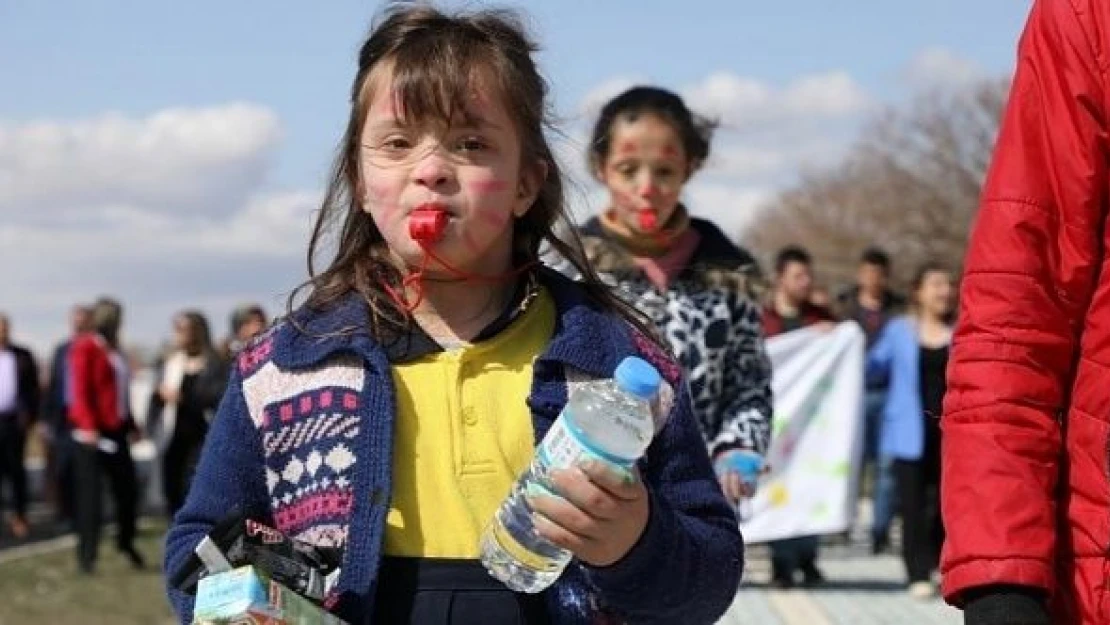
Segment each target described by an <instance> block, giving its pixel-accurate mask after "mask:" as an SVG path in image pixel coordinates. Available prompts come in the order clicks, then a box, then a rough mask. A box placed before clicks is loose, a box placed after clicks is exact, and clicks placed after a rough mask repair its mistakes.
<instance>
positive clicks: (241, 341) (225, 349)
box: [220, 304, 269, 361]
mask: <svg viewBox="0 0 1110 625" xmlns="http://www.w3.org/2000/svg"><path fill="white" fill-rule="evenodd" d="M230 322H231V324H230V325H231V334H230V335H229V336H228V337H227V339H226V340H225V341H224V343H223V345H222V346H221V348H220V351H221V352H222V354H223V357H224V358H225V359H226V360H228V361H230V360H231V359H232V358H235V356H236V355H237V354H238V353H239V350H241V349H243V346H244V345H246V344H247V343H248V342H250V340H251V339H253V338H254V337H256V336H258V335H259V334H261V333H262V331H263V330H265V329H266V326H267V325H269V322H268V321H267V320H266V311H265V310H263V308H262V307H261V306H259V305H258V304H243V305H242V306H239V307H238V308H236V309H235V310H234V311H232V313H231V319H230Z"/></svg>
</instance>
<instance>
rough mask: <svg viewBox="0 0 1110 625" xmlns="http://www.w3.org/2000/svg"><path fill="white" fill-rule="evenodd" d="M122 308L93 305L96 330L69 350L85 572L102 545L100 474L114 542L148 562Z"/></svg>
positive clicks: (135, 560) (136, 562)
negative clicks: (141, 547) (112, 511)
mask: <svg viewBox="0 0 1110 625" xmlns="http://www.w3.org/2000/svg"><path fill="white" fill-rule="evenodd" d="M122 318H123V308H122V307H121V306H120V305H119V304H118V303H117V302H115V301H113V300H110V299H107V298H103V299H100V300H98V301H97V302H96V304H95V305H94V306H93V309H92V325H93V328H94V331H90V332H82V333H81V334H78V335H77V336H76V337H75V338H74V339H73V343H72V345H71V347H70V350H69V359H70V360H69V365H70V374H71V375H72V377H73V398H72V399H73V401H72V403H71V404H70V406H69V424H70V429H71V430H72V432H73V439H74V441H76V442H77V443H78V444H77V445H76V446H75V447H76V449H75V450H74V457H73V464H74V476H75V486H76V491H77V497H76V501H75V506H76V511H75V517H76V518H75V521H76V525H77V537H78V548H77V563H78V565H79V566H80V568H81V571H82V572H84V573H92V572H93V570H94V569H95V566H96V559H97V548H98V546H99V544H100V526H101V519H100V512H101V503H100V493H101V489H102V486H101V476H102V475H104V476H105V477H107V479H108V483H109V484H110V486H111V489H112V495H113V498H114V499H115V504H116V524H117V535H116V546H117V548H118V549H119V551H120V552H121V553H123V554H124V555H125V556H127V558H128V559H130V560H131V563H132V565H133V566H134V567H135V568H143V566H144V560H143V557H142V556H141V555H140V554H139V552H138V551H137V550H136V549H135V545H134V541H135V521H136V515H137V505H138V486H137V479H136V475H135V463H134V461H133V460H132V458H131V450H130V447H129V445H128V439H129V437H130V435H131V434H133V433H134V432H136V431H137V430H136V428H135V426H134V421H133V420H132V418H131V409H130V402H129V399H128V393H129V387H130V379H131V378H130V374H129V372H128V366H127V362H126V359H125V357H124V356H123V354H122V353H120V350H119V330H120V325H121V322H122Z"/></svg>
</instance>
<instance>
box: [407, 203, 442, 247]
mask: <svg viewBox="0 0 1110 625" xmlns="http://www.w3.org/2000/svg"><path fill="white" fill-rule="evenodd" d="M449 219H450V216H449V215H448V214H447V211H446V210H444V209H442V208H418V209H416V210H414V211H412V212H411V213H409V236H410V237H412V240H413V241H419V242H422V243H435V242H436V241H439V240H440V239H442V238H443V231H444V230H446V229H447V222H448V220H449Z"/></svg>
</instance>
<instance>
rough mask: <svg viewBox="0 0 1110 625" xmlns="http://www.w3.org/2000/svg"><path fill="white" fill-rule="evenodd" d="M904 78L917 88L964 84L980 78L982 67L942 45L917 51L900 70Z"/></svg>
mask: <svg viewBox="0 0 1110 625" xmlns="http://www.w3.org/2000/svg"><path fill="white" fill-rule="evenodd" d="M902 75H903V77H904V79H905V80H906V81H907V82H909V83H910V85H912V86H914V87H918V88H930V87H949V86H960V85H965V84H967V83H969V82H973V81H975V80H977V79H980V78H982V77H983V76H984V75H985V72H984V70H983V68H982V67H981V66H980V65H978V64H977V63H975V62H974V61H972V60H970V59H966V58H964V57H961V56H959V55H957V54H956V53H955V52H953V51H951V50H949V49H947V48H942V47H930V48H925V49H924V50H922V51H920V52H918V53H917V54H916V55H914V57H913V58H912V59H910V61H909V63H907V64H906V67H905V68H903V70H902Z"/></svg>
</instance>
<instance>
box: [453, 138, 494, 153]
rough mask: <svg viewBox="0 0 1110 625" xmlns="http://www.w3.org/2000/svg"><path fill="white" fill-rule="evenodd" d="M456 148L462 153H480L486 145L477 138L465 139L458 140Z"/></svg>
mask: <svg viewBox="0 0 1110 625" xmlns="http://www.w3.org/2000/svg"><path fill="white" fill-rule="evenodd" d="M458 147H459V149H460V150H462V151H463V152H480V151H482V150H484V149H486V147H487V146H486V143H485V142H484V141H482V140H481V139H479V138H477V137H467V138H465V139H460V140H459V142H458Z"/></svg>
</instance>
